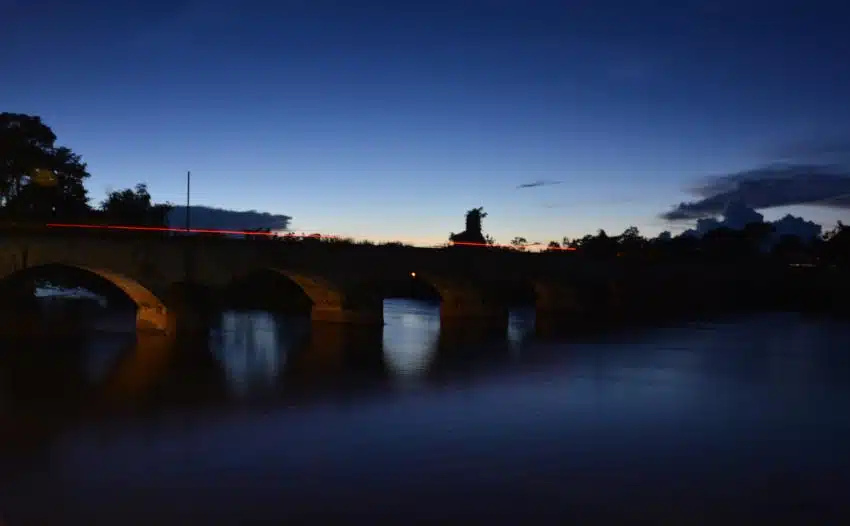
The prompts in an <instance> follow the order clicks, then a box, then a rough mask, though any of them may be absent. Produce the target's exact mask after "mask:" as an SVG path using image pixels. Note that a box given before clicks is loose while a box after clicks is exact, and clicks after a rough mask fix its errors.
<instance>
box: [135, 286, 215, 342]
mask: <svg viewBox="0 0 850 526" xmlns="http://www.w3.org/2000/svg"><path fill="white" fill-rule="evenodd" d="M164 303H165V305H166V306H167V308H166V309H165V310H166V312H165V319H164V320H163V318H162V317H161V315H160V314H159V313H157V312H152V311H151V310H149V309H142V307H139V309H138V311H137V313H136V324H137V325H136V326H137V328H138V329H140V330H153V331H158V332H163V333H166V334H169V335H189V334H196V333H200V332H204V331H206V330H207V329H208V328H209V326H210V315H211V314H212V313H213V312H214V311H215V308H216V305H217V303H216V302H215V301H214V298H213V294H212V293H211V291H209V290H208V289H207V288H205V287H203V286H199V285H196V284H191V283H188V284H187V283H175V284H173V285H171V287H169V289H168V291H167V292H166V294H165V299H164Z"/></svg>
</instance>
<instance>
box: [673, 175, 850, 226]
mask: <svg viewBox="0 0 850 526" xmlns="http://www.w3.org/2000/svg"><path fill="white" fill-rule="evenodd" d="M693 191H694V193H695V194H696V195H698V196H700V197H701V199H698V200H695V201H690V202H684V203H680V204H678V205H676V206H675V207H674V208H673V209H672V210H670V211H668V212H665V213H663V214H661V217H662V218H663V219H666V220H668V221H680V220H693V219H707V218H713V217H716V216H718V215H721V214H724V213H725V212H726V210H727V208H728V207H729V206H730V204H731V203H739V204H743V205H746V206H747V207H749V208H751V209H767V208H775V207H779V206H789V205H808V206H819V207H826V208H837V209H847V210H850V171H848V170H847V169H846V168H844V167H842V166H840V165H833V164H799V163H787V164H778V165H768V166H764V167H761V168H756V169H753V170H746V171H743V172H738V173H734V174H729V175H724V176H717V177H711V178H708V179H706V180H705V181H704V182H703V183H702V184H701V185H699V186H697V187H696V188H695V189H694V190H693Z"/></svg>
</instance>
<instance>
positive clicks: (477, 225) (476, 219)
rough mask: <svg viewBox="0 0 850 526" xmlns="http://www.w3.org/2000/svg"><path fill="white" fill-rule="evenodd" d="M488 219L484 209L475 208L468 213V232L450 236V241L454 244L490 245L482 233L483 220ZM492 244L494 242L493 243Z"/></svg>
mask: <svg viewBox="0 0 850 526" xmlns="http://www.w3.org/2000/svg"><path fill="white" fill-rule="evenodd" d="M485 217H487V212H485V211H484V208H483V207H478V208H473V209H471V210H468V211H467V212H466V230H464V231H463V232H461V233H459V234H454V233H452V234H450V235H449V241H451V242H452V243H478V244H482V245H486V244H488V242H487V238H486V237H484V233H483V232H482V231H481V220H482V219H484V218H485ZM490 244H492V241H491V243H490Z"/></svg>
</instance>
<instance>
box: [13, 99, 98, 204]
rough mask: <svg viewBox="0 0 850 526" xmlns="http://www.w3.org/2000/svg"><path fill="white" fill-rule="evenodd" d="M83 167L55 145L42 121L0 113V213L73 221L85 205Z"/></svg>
mask: <svg viewBox="0 0 850 526" xmlns="http://www.w3.org/2000/svg"><path fill="white" fill-rule="evenodd" d="M88 177H89V173H88V171H87V170H86V165H85V163H83V162H82V159H81V158H80V156H79V155H77V154H75V153H74V152H73V151H72V150H71V149H69V148H67V147H64V146H58V145H57V144H56V134H54V133H53V130H51V129H50V127H49V126H47V125H46V124H44V123H43V122H42V121H41V118H39V117H35V116H32V115H25V114H21V113H0V214H2V216H3V217H4V218H6V219H12V218H14V219H30V220H46V219H76V218H80V217H84V216H85V215H86V214H87V213H88V211H89V210H90V207H89V205H88V195H87V192H86V189H85V185H84V181H85V179H87V178H88Z"/></svg>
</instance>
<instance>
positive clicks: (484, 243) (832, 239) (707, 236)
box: [449, 208, 850, 267]
mask: <svg viewBox="0 0 850 526" xmlns="http://www.w3.org/2000/svg"><path fill="white" fill-rule="evenodd" d="M486 216H487V214H486V212H484V210H483V208H473V209H471V210H469V211H467V213H466V229H465V230H464V231H463V232H461V233H459V234H454V233H452V234H450V235H449V242H450V243H454V244H457V245H458V246H462V247H469V249H475V248H478V247H483V248H486V249H489V250H509V251H518V252H525V251H528V250H530V249H531V248H533V247H534V246H535V245H533V244H531V243H529V242H528V240H527V239H526V238H524V237H515V238H513V239H512V240H511V242H510V243H509V244H507V245H499V244H496V243H495V242H494V240H493V238H492V237H491V236H489V235H486V234H484V232H483V231H482V219H483V218H485V217H486ZM542 251H543V252H547V253H565V255H567V254H570V255H580V256H581V257H589V258H593V259H613V258H626V259H627V260H633V261H643V262H652V261H708V262H736V261H745V260H764V259H772V260H778V261H782V262H786V263H790V264H801V265H818V264H828V265H838V266H842V267H848V266H850V227H848V226H847V225H844V224H843V223H841V222H840V221H839V222H838V224H837V225H836V226H835V227H834V228H833V229H831V230H829V231H827V232H826V233H824V234H823V235H821V236H819V237H814V238H810V239H804V238H802V237H799V236H796V235H788V234H784V235H779V234H777V232H776V228H775V227H774V226H773V225H772V224H770V223H764V222H761V223H750V224H748V225H746V226H745V227H744V228H742V229H732V228H729V227H718V228H715V229H713V230H709V231H708V232H706V233H704V234H702V235H696V234H693V233H690V232H689V233H684V234H681V235H678V236H672V235H671V234H670V233H669V232H665V233H663V234H661V235H659V236H658V237H655V238H647V237H645V236H643V235H641V233H640V231H639V230H638V228H637V227H634V226H631V227H629V228H627V229H626V230H625V231H623V233H621V234H619V235H613V236H611V235H608V234H607V233H606V232H605V231H604V230H599V231H598V232H597V233H596V234H595V235H594V234H588V235H585V236H584V237H581V238H576V239H568V238H563V239H562V240H560V241H550V242H549V243H548V244H547V245H546V246H545V248H544V249H543V250H542Z"/></svg>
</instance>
